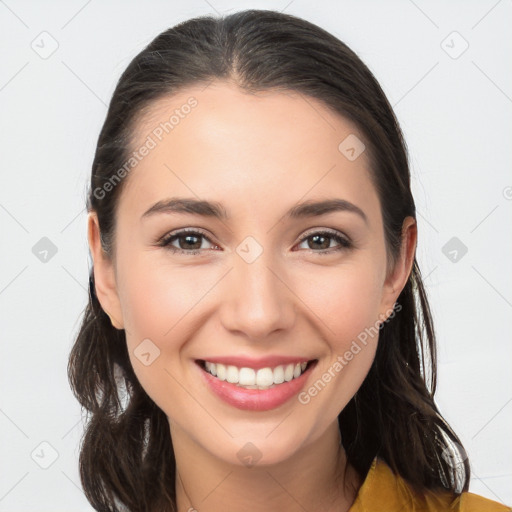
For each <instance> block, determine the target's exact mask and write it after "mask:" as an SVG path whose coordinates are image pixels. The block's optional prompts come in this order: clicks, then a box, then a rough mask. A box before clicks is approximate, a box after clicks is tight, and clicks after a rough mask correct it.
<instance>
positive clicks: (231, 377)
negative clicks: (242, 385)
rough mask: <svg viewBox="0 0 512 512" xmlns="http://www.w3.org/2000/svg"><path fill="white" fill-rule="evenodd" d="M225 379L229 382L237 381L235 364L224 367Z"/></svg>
mask: <svg viewBox="0 0 512 512" xmlns="http://www.w3.org/2000/svg"><path fill="white" fill-rule="evenodd" d="M226 380H227V381H228V382H231V384H236V383H237V382H238V368H237V367H236V366H231V365H229V366H228V367H227V368H226Z"/></svg>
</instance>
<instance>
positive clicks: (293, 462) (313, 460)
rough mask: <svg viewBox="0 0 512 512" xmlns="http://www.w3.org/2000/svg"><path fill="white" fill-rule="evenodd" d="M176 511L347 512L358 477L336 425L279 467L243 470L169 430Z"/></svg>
mask: <svg viewBox="0 0 512 512" xmlns="http://www.w3.org/2000/svg"><path fill="white" fill-rule="evenodd" d="M171 431H172V442H173V446H174V452H175V457H176V482H175V484H176V497H177V505H178V507H177V510H178V512H187V511H193V510H194V509H195V510H196V511H200V512H220V511H222V512H224V511H225V510H230V511H234V512H238V511H240V512H241V511H244V512H245V511H246V510H251V511H253V512H260V511H261V512H263V511H265V512H274V511H282V510H286V511H289V512H299V511H300V512H303V511H304V510H323V511H325V512H330V511H337V512H343V511H348V510H349V508H350V506H351V505H352V503H353V502H354V499H355V496H356V494H357V491H358V489H359V487H360V485H361V479H360V477H359V475H358V474H357V472H356V471H355V470H354V468H352V466H350V465H349V464H348V463H347V459H346V454H345V450H344V449H343V446H342V445H341V443H340V433H339V428H338V422H337V421H336V422H335V423H333V424H332V425H331V426H330V427H329V428H328V429H327V431H326V432H325V433H324V434H323V436H322V437H320V438H319V439H317V440H315V441H314V442H312V443H310V444H309V445H307V446H304V447H302V448H301V449H299V450H298V451H297V452H295V453H294V454H293V455H292V456H291V457H290V458H289V459H287V460H286V461H282V462H280V463H278V464H274V465H267V466H258V464H256V465H254V466H252V467H245V466H242V465H233V464H230V463H227V462H225V461H222V460H219V459H218V458H216V457H213V456H212V455H211V454H210V453H209V452H207V451H206V450H204V448H203V447H202V446H199V445H198V444H197V443H195V442H194V441H193V440H192V439H190V438H189V437H188V436H187V435H186V433H185V432H183V431H181V430H179V429H178V428H176V427H175V426H174V427H173V428H172V429H171Z"/></svg>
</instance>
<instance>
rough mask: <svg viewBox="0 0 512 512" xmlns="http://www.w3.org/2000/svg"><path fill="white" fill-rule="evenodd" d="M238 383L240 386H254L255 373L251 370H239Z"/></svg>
mask: <svg viewBox="0 0 512 512" xmlns="http://www.w3.org/2000/svg"><path fill="white" fill-rule="evenodd" d="M238 383H239V384H240V385H241V386H254V385H255V384H256V372H255V371H254V370H253V369H252V368H240V372H239V375H238Z"/></svg>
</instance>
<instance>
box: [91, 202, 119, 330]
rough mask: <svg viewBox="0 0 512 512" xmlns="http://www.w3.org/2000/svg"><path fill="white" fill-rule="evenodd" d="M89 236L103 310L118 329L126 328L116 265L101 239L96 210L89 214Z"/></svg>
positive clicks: (97, 291) (95, 277)
mask: <svg viewBox="0 0 512 512" xmlns="http://www.w3.org/2000/svg"><path fill="white" fill-rule="evenodd" d="M87 238H88V240H89V248H90V250H91V256H92V259H93V272H94V284H95V289H96V290H95V291H96V296H97V297H98V300H99V301H100V304H101V307H102V309H103V311H105V313H106V314H107V315H108V316H109V318H110V321H111V322H112V325H113V326H114V327H115V328H116V329H124V324H123V321H122V320H123V315H122V311H121V303H120V301H119V297H118V294H117V286H116V279H115V272H114V265H113V262H112V260H111V258H110V257H109V256H108V255H107V253H106V252H105V251H104V250H103V247H102V246H101V240H100V227H99V222H98V216H97V215H96V212H90V213H89V214H88V216H87Z"/></svg>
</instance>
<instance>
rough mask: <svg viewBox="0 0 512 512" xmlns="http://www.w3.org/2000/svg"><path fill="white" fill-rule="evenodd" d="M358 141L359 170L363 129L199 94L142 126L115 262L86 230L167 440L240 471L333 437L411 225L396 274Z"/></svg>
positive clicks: (314, 112) (385, 309) (305, 107)
mask: <svg viewBox="0 0 512 512" xmlns="http://www.w3.org/2000/svg"><path fill="white" fill-rule="evenodd" d="M191 97H193V98H194V100H190V98H191ZM187 104H188V105H192V104H193V105H194V106H193V107H191V108H186V107H184V106H185V105H187ZM176 110H177V111H178V112H177V113H176V112H175V111H176ZM173 113H174V114H175V117H174V118H173V121H171V123H172V128H170V125H169V124H168V125H165V123H166V122H169V119H170V118H171V116H172V115H173ZM161 123H162V124H161ZM162 126H163V127H164V128H162ZM165 128H167V130H165ZM166 131H167V132H168V133H166ZM349 136H350V137H351V138H350V139H348V141H352V143H353V144H352V146H354V141H356V142H355V144H356V146H354V147H355V150H356V152H355V154H357V152H358V151H359V150H360V149H361V148H362V146H360V145H357V144H361V142H357V139H355V138H354V136H355V137H358V139H359V141H362V140H363V137H362V135H361V134H360V133H359V132H358V130H357V129H356V127H355V126H354V125H352V124H351V123H350V122H348V121H347V120H346V119H344V118H342V117H340V116H339V115H337V114H336V113H334V112H332V111H330V110H329V109H327V108H326V107H324V106H323V104H321V103H320V102H319V101H317V100H315V99H312V98H307V100H306V98H305V97H303V96H301V95H300V94H296V93H292V92H290V93H286V94H285V93H283V92H279V93H277V92H272V93H269V92H265V93H258V94H256V95H251V94H247V93H243V92H241V91H240V90H239V89H238V88H236V86H234V85H230V84H226V83H212V84H210V85H209V86H208V87H207V88H205V87H204V85H202V86H197V87H190V88H188V89H187V90H185V91H182V92H181V93H180V94H177V95H175V96H173V97H170V98H166V99H162V100H159V101H158V102H155V103H154V104H153V105H152V106H151V108H150V110H149V111H147V112H146V113H145V114H144V116H143V118H142V119H141V120H140V121H139V123H138V125H137V132H136V138H137V139H138V140H137V143H136V144H135V147H134V148H133V149H134V150H137V149H139V148H141V147H142V146H143V145H146V147H148V148H150V149H149V150H148V151H147V152H146V151H141V152H140V153H142V152H144V153H146V155H145V156H144V157H143V158H142V159H141V160H140V161H139V163H138V164H137V165H136V167H135V168H134V169H133V170H131V171H130V174H129V175H128V177H127V178H126V179H127V182H126V183H125V185H126V186H125V188H124V189H123V191H122V194H121V196H120V200H119V203H118V209H117V215H116V235H115V255H114V257H113V258H112V260H109V259H107V258H104V256H103V255H102V253H101V251H100V250H99V243H98V233H97V225H96V219H95V216H94V215H93V214H91V215H90V218H89V241H90V245H91V251H92V253H93V258H94V269H95V280H96V286H97V294H98V298H99V299H100V302H101V304H102V307H103V308H104V309H105V311H106V312H107V313H108V314H109V316H110V317H111V319H112V321H113V323H114V325H115V326H116V327H118V328H124V329H125V330H126V337H127V344H128V349H129V353H130V359H131V363H132V365H133V368H134V371H135V373H136V375H137V377H138V379H139V380H140V383H141V385H142V386H143V387H144V389H145V390H146V392H147V393H148V395H149V396H150V397H151V398H152V399H153V400H154V401H155V403H156V404H157V405H158V406H159V407H160V408H161V409H162V410H163V411H164V412H165V414H166V415H167V416H168V418H169V421H170V424H171V431H174V432H176V433H177V432H180V435H182V436H185V437H186V438H187V439H189V440H190V441H191V442H193V443H194V444H195V446H199V447H201V449H204V451H205V453H209V454H211V455H212V456H214V457H216V458H218V459H222V460H224V461H226V462H230V463H233V464H242V463H243V461H242V460H241V456H240V450H241V449H242V455H243V450H244V449H246V450H249V448H247V447H246V448H243V447H244V446H245V445H246V443H248V442H250V443H252V444H253V445H254V447H256V450H257V453H258V454H259V456H261V460H260V464H264V463H268V464H272V463H276V462H279V461H283V460H286V459H288V458H290V457H292V455H293V454H295V453H296V452H297V450H299V449H300V448H301V447H303V446H306V445H308V444H310V443H313V442H314V441H315V440H317V439H319V438H320V437H321V436H322V435H324V434H325V432H326V431H327V430H328V429H329V427H332V426H333V424H335V423H336V422H337V416H338V414H339V413H340V411H341V410H342V409H343V408H344V407H345V405H346V404H347V403H348V402H349V400H350V399H351V398H352V396H353V395H354V394H355V392H356V391H357V389H358V388H359V387H360V385H361V383H362V382H363V380H364V378H365V376H366V375H367V373H368V370H369V368H370V366H371V364H372V361H373V359H374V356H375V350H376V347H377V341H378V334H377V335H375V332H376V331H377V332H378V329H376V327H378V323H379V321H382V320H383V319H384V318H386V317H387V316H389V315H390V313H391V312H392V307H393V304H394V303H395V301H396V299H397V297H398V295H399V293H400V291H401V289H402V288H403V286H404V285H405V282H406V280H407V277H408V275H409V272H410V267H411V262H412V257H413V252H414V245H415V238H414V236H415V235H414V232H413V226H412V224H413V222H411V223H410V224H409V225H408V226H406V227H408V228H409V229H408V230H407V236H406V237H405V238H406V241H407V243H408V245H406V246H405V249H403V254H402V256H401V259H399V261H398V263H397V265H396V267H395V268H394V271H392V272H386V268H387V261H386V246H385V240H384V229H383V223H382V216H381V210H380V203H379V198H378V196H377V193H376V190H375V187H374V185H373V183H372V180H371V177H370V172H369V167H368V160H367V154H366V152H365V151H363V152H362V153H361V154H360V155H359V156H358V157H357V158H355V159H354V158H353V157H354V154H352V153H353V152H351V151H350V149H348V152H347V148H346V146H344V145H343V144H342V146H341V150H340V149H339V146H340V143H342V141H344V139H346V137H349ZM148 137H149V138H148ZM150 139H151V141H152V142H151V141H150ZM150 146H152V147H150ZM347 155H348V156H350V157H351V158H348V157H347ZM171 199H175V200H176V199H178V200H180V199H187V200H191V202H189V203H188V206H187V207H186V208H185V207H181V208H179V207H177V206H176V205H177V204H179V203H176V202H175V203H174V206H173V204H170V203H169V201H170V200H171ZM330 200H336V201H338V203H337V205H338V207H337V208H335V209H332V208H324V209H317V210H315V209H313V208H309V210H308V209H306V208H304V205H305V204H306V203H308V204H312V203H316V202H323V201H330ZM340 200H341V201H340ZM195 201H205V202H206V201H207V202H209V203H213V206H214V207H217V208H212V207H211V206H210V207H208V206H207V205H205V204H204V203H203V204H202V205H201V204H200V205H199V206H201V208H198V205H197V204H196V207H194V206H193V202H195ZM333 204H334V203H333ZM331 206H332V204H331ZM215 212H216V213H217V215H214V214H213V213H215ZM404 226H405V224H404ZM365 332H366V342H363V341H362V340H363V339H364V338H365V336H364V334H363V333H365ZM368 332H371V333H373V334H374V336H373V337H372V336H369V335H368ZM354 343H355V345H354ZM356 346H357V347H358V348H356ZM350 354H351V356H350ZM204 361H207V362H208V364H207V365H205V364H204V363H203V362H204ZM301 362H303V363H307V366H306V368H305V370H304V371H303V373H301V372H302V370H303V367H304V366H305V365H304V364H303V365H302V366H301V365H300V363H301ZM210 363H217V364H215V365H213V364H210ZM296 363H299V365H298V367H297V365H296ZM222 365H223V366H224V367H225V371H223V369H222ZM290 365H292V367H291V368H292V370H291V371H290V368H289V366H290ZM228 367H233V368H228ZM241 368H244V369H242V370H240V369H241ZM208 369H209V370H210V371H211V372H213V373H217V376H216V377H215V376H213V375H212V374H211V373H208V371H207V370H208ZM293 371H295V374H294V373H293ZM224 374H225V375H224ZM299 374H300V376H299ZM291 376H293V378H291ZM223 378H224V380H222V379H223ZM226 379H227V380H226ZM269 379H270V380H269ZM228 381H231V382H228ZM237 381H238V383H239V384H240V383H245V384H246V385H248V386H253V388H254V387H256V389H246V388H245V387H240V386H239V385H237V384H236V382H237ZM269 385H270V386H271V387H270V388H269V389H259V387H258V386H261V387H262V388H265V387H266V386H269ZM251 449H254V448H251Z"/></svg>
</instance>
